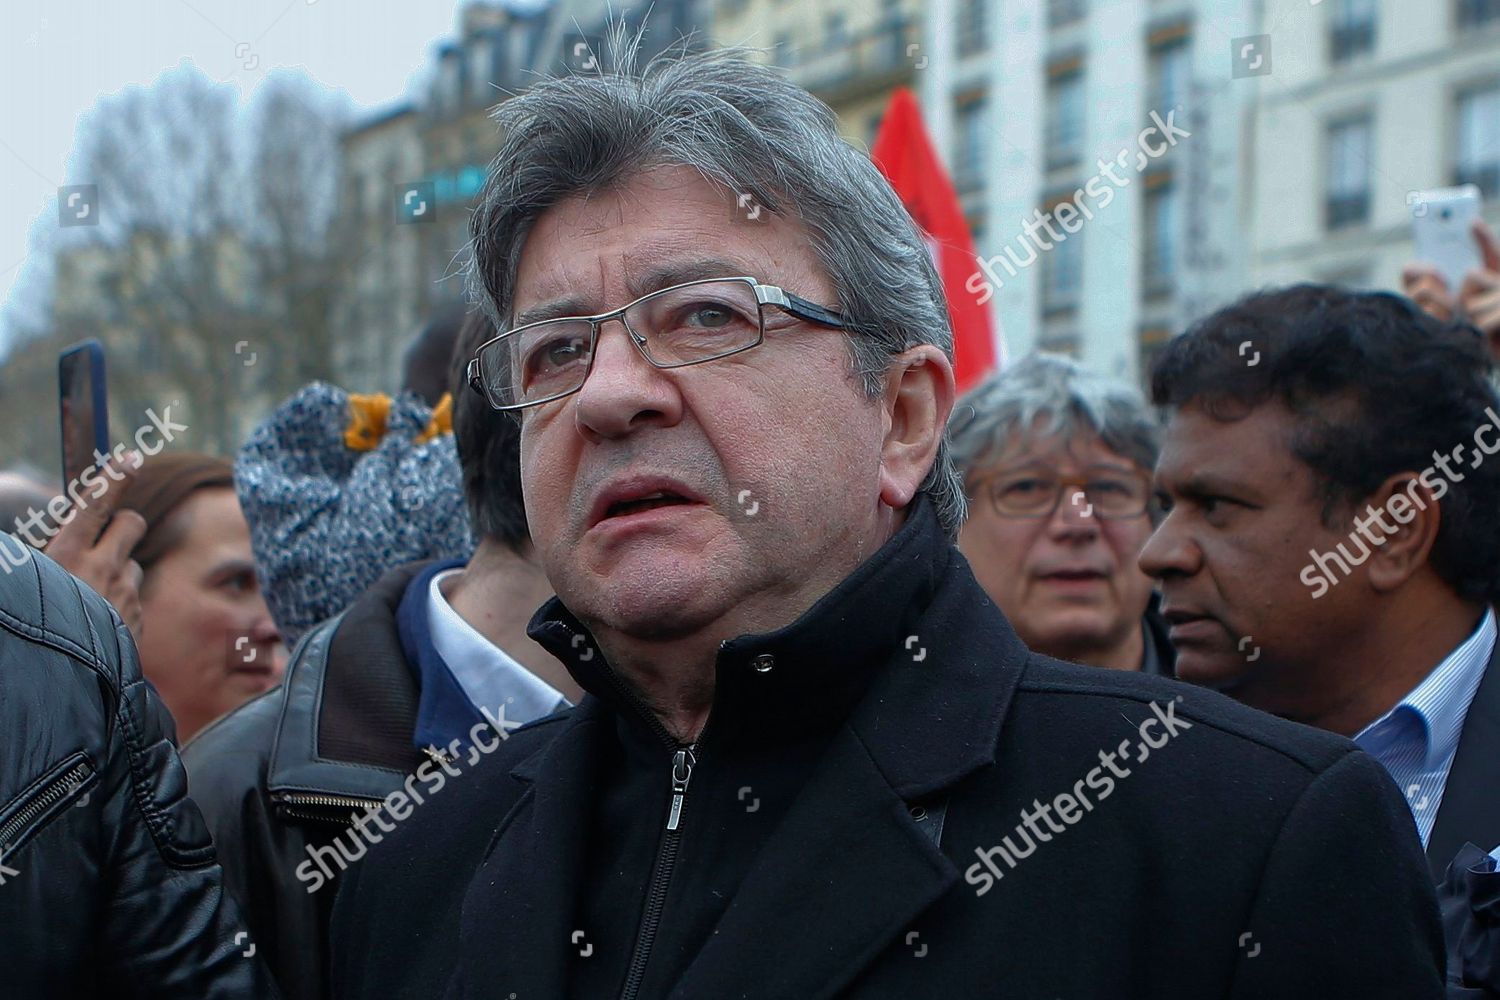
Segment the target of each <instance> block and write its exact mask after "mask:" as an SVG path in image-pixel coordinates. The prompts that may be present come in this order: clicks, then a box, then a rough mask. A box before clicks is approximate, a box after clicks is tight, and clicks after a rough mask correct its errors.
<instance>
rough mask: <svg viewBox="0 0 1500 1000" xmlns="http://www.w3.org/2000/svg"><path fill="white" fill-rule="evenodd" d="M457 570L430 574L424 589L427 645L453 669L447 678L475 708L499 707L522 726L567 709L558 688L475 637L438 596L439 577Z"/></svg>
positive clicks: (508, 717) (476, 633) (485, 641)
mask: <svg viewBox="0 0 1500 1000" xmlns="http://www.w3.org/2000/svg"><path fill="white" fill-rule="evenodd" d="M462 572H463V570H462V569H461V568H455V569H450V570H446V571H444V572H442V573H438V574H437V575H436V576H434V577H433V578H432V585H431V587H430V588H429V590H428V593H427V597H428V599H427V627H428V629H429V630H430V631H431V633H432V645H433V648H434V649H436V650H437V654H438V655H439V656H441V657H442V658H443V662H444V663H446V664H447V665H448V669H449V670H451V671H452V672H453V679H454V680H456V681H458V686H459V687H461V688H463V692H464V694H465V695H467V696H468V699H469V702H470V704H472V705H473V706H474V709H475V711H479V710H481V709H488V710H489V711H490V712H498V711H499V710H500V708H501V707H502V706H503V707H504V709H505V716H504V717H505V718H506V719H508V720H510V721H512V722H519V723H521V724H522V725H524V724H525V723H528V722H533V721H535V720H537V719H540V718H542V717H543V716H547V715H551V714H552V713H553V712H555V711H557V710H558V709H559V708H567V707H568V705H569V702H568V700H567V699H566V698H564V697H563V696H562V693H561V692H560V691H558V690H557V689H556V688H554V687H553V686H552V685H551V684H548V683H547V682H546V681H544V680H542V679H541V678H540V677H538V676H537V675H536V674H534V673H532V672H531V671H530V670H527V669H526V668H525V667H523V666H521V664H520V663H518V662H516V660H515V659H514V658H512V657H511V656H509V655H507V654H506V652H505V650H503V649H501V648H500V647H499V646H496V645H495V644H494V643H492V642H490V641H489V640H488V639H486V638H485V637H484V636H482V635H480V634H479V632H478V631H476V630H475V628H474V626H472V625H470V624H469V623H468V622H466V621H464V620H463V618H462V617H461V616H460V615H459V613H458V612H457V611H454V610H453V606H452V605H451V604H449V603H448V598H447V597H445V596H444V595H443V581H444V580H447V579H450V578H451V577H453V576H455V575H457V574H459V573H462Z"/></svg>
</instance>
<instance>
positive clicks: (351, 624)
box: [266, 563, 424, 798]
mask: <svg viewBox="0 0 1500 1000" xmlns="http://www.w3.org/2000/svg"><path fill="white" fill-rule="evenodd" d="M421 568H422V564H420V563H412V564H409V565H406V566H402V567H399V568H397V569H393V570H391V571H390V572H388V573H387V574H386V575H385V576H383V577H381V578H380V580H378V581H377V582H376V583H375V584H374V585H373V586H372V587H371V588H370V589H369V590H367V591H366V592H365V593H364V594H363V595H361V596H360V598H359V599H358V600H356V601H355V602H354V603H353V604H352V605H350V606H349V608H348V609H347V610H346V611H344V612H343V614H341V615H339V616H338V617H336V618H333V619H330V620H329V621H326V622H324V623H323V624H321V625H319V626H317V627H316V628H314V629H312V630H311V631H309V632H308V633H306V635H304V636H303V638H302V639H301V641H299V643H298V645H297V650H296V652H295V653H294V654H293V656H292V662H291V663H290V664H288V666H287V673H286V677H285V679H284V680H283V681H282V688H283V691H284V694H283V697H282V708H281V718H280V719H279V720H278V722H277V727H276V737H275V742H274V743H273V744H272V747H271V759H270V762H269V765H268V768H267V775H266V784H267V788H268V790H269V791H271V792H272V793H278V792H308V793H320V792H321V793H331V794H334V795H340V796H351V797H359V798H384V797H385V796H386V795H388V794H389V793H390V792H392V791H394V790H395V789H397V788H400V787H401V782H402V781H403V780H404V779H405V777H406V775H407V774H408V773H410V772H411V771H412V770H413V769H415V768H416V767H417V766H418V765H420V764H421V762H422V760H423V759H424V758H423V757H422V755H421V754H420V753H418V752H417V751H416V750H415V749H414V748H413V747H412V744H411V720H412V719H414V718H416V715H417V705H418V700H419V697H420V691H419V689H418V687H417V680H416V677H415V676H414V675H413V672H412V670H411V668H410V667H409V665H408V664H407V662H406V660H405V657H404V656H403V655H402V649H401V640H400V637H399V634H398V631H397V628H396V609H397V606H398V605H399V604H400V601H401V597H402V595H403V594H404V593H405V591H406V587H407V585H408V584H409V583H410V582H411V580H412V579H413V578H414V577H415V576H416V575H417V573H418V572H419V571H420V570H421Z"/></svg>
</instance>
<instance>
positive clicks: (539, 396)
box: [468, 278, 845, 410]
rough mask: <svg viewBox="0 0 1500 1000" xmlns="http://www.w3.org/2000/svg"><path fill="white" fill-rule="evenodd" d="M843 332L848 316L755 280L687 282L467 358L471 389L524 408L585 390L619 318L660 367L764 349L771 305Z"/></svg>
mask: <svg viewBox="0 0 1500 1000" xmlns="http://www.w3.org/2000/svg"><path fill="white" fill-rule="evenodd" d="M766 306H776V307H777V308H778V309H781V310H783V311H785V312H788V313H790V314H791V315H793V316H796V317H797V318H798V319H801V320H806V321H807V322H810V323H817V324H819V325H821V326H828V327H835V328H838V329H843V328H844V327H845V323H844V318H843V316H842V315H841V314H840V313H839V312H838V311H837V310H833V309H828V308H825V307H823V306H820V305H818V304H817V303H815V302H809V301H808V300H806V299H803V298H799V297H797V296H795V295H792V294H790V293H789V292H786V291H783V290H782V289H780V288H778V287H776V286H775V285H763V284H761V283H760V282H759V281H756V280H755V279H754V278H708V279H704V280H700V281H688V282H684V283H683V284H680V285H673V286H671V287H670V288H663V289H661V290H660V291H656V292H652V293H651V294H649V295H643V296H641V297H640V298H638V299H636V300H635V301H634V302H631V303H629V304H627V305H625V306H622V307H621V308H619V309H615V310H612V311H610V312H607V313H599V314H598V315H596V316H565V317H562V318H559V319H546V320H542V321H540V322H537V323H527V324H526V325H524V326H518V327H516V328H515V329H514V330H507V331H506V332H505V333H502V334H501V335H500V336H498V337H496V338H494V339H493V340H489V341H486V342H485V343H483V344H481V345H480V346H479V349H478V350H477V351H475V353H474V357H473V359H472V360H470V361H469V367H468V377H469V384H470V385H471V386H472V387H473V388H474V390H475V391H476V392H478V393H479V394H481V395H482V396H484V398H485V399H486V400H488V401H489V404H490V405H491V406H492V407H494V408H495V409H497V410H519V409H522V408H523V407H527V406H536V405H537V404H539V403H550V402H551V401H552V400H554V399H560V398H562V397H563V396H567V395H570V394H571V393H575V392H577V391H578V390H579V389H582V388H583V381H584V379H586V378H587V377H588V373H589V370H590V368H591V367H592V366H593V361H594V346H595V344H596V343H597V342H598V339H599V328H600V327H601V326H603V325H604V324H605V323H607V322H609V321H610V320H615V319H617V320H619V321H620V324H621V325H622V326H623V327H624V328H625V332H626V334H627V335H628V336H629V337H630V341H631V343H633V344H634V345H635V347H636V350H638V351H640V352H641V356H642V357H644V358H645V359H646V360H647V361H648V362H650V363H651V364H652V365H654V366H655V367H657V368H682V367H684V366H686V365H696V364H701V363H702V362H704V361H715V360H718V359H719V358H727V357H729V356H730V355H731V354H738V353H740V352H741V351H748V350H749V349H750V348H752V347H754V346H755V345H757V344H759V343H760V342H761V341H762V340H763V339H764V338H765V333H766V317H765V307H766Z"/></svg>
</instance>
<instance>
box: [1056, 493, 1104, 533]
mask: <svg viewBox="0 0 1500 1000" xmlns="http://www.w3.org/2000/svg"><path fill="white" fill-rule="evenodd" d="M1047 531H1048V532H1049V533H1050V534H1051V535H1052V537H1054V538H1083V539H1087V538H1092V537H1094V536H1095V535H1097V534H1098V533H1099V515H1098V514H1097V513H1096V512H1095V511H1094V505H1093V504H1092V503H1091V502H1090V501H1089V498H1088V494H1087V493H1085V492H1084V491H1083V490H1082V489H1080V488H1078V487H1077V486H1064V487H1063V488H1062V495H1061V496H1059V497H1058V498H1057V505H1056V506H1055V507H1053V509H1052V517H1051V518H1049V519H1048V521H1047Z"/></svg>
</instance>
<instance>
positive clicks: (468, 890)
mask: <svg viewBox="0 0 1500 1000" xmlns="http://www.w3.org/2000/svg"><path fill="white" fill-rule="evenodd" d="M619 47H620V48H626V51H625V52H623V53H621V52H619V51H616V52H615V53H612V54H613V55H614V56H615V58H613V59H606V61H605V65H610V66H616V67H619V69H618V70H617V71H608V72H603V73H595V74H592V75H587V76H585V75H577V76H569V77H565V78H562V79H556V80H548V81H545V82H542V83H540V84H538V85H536V86H535V87H534V88H532V89H530V90H528V91H526V92H524V93H522V94H520V95H518V96H516V97H514V98H512V99H511V100H509V101H507V102H505V103H503V104H501V105H500V106H499V108H498V109H497V111H496V119H497V121H498V123H499V126H500V130H501V136H502V142H501V148H500V152H499V155H498V156H497V158H496V160H495V162H494V164H493V165H492V167H491V169H490V172H489V176H488V179H487V181H486V187H485V190H484V192H483V195H482V198H481V203H480V205H479V207H478V209H477V211H476V213H475V215H474V220H473V231H474V237H475V259H474V266H473V276H474V279H475V282H476V284H477V286H478V291H479V294H480V295H481V297H482V299H483V301H484V304H485V307H486V309H488V310H489V311H490V312H491V314H492V318H493V319H494V321H495V323H496V328H497V330H498V331H499V335H498V336H497V337H496V338H495V339H494V340H492V341H489V342H487V343H485V344H484V345H482V346H481V347H480V348H479V349H478V350H477V352H476V353H475V356H474V358H473V361H472V363H471V366H470V371H471V374H472V378H473V381H474V383H475V387H476V388H477V389H478V390H479V391H481V392H482V393H483V394H484V396H485V398H486V399H487V400H488V401H489V402H490V404H491V405H492V406H494V407H496V408H498V409H501V410H505V411H508V412H510V413H513V414H515V416H516V418H517V419H518V420H519V421H520V427H521V453H520V465H521V470H522V483H523V488H524V493H525V501H526V512H527V518H528V521H529V523H530V525H531V529H532V539H533V542H534V544H535V546H536V551H537V555H538V558H539V560H540V562H541V565H542V567H543V568H544V570H545V571H546V573H547V575H548V577H549V579H550V580H551V581H552V583H553V585H554V587H555V590H556V594H557V597H556V599H554V600H550V601H548V602H547V603H546V604H544V605H543V606H542V607H541V608H540V609H539V610H538V611H537V613H536V614H535V615H534V616H533V618H532V620H531V624H530V629H529V631H530V634H531V635H532V636H533V637H534V638H536V639H537V641H538V642H540V643H541V644H542V645H544V646H546V647H547V648H548V649H550V650H551V651H552V652H553V654H554V655H556V656H557V657H558V658H559V659H560V660H562V661H563V663H564V664H565V665H566V666H567V667H568V670H569V671H570V673H571V674H572V675H573V677H574V678H575V679H576V680H577V681H578V683H579V684H580V685H581V686H582V687H583V688H584V690H585V691H586V692H587V695H586V697H585V698H584V699H583V701H582V703H581V704H580V705H579V706H578V707H577V708H576V709H575V710H572V711H569V712H567V713H563V714H561V715H555V716H553V717H552V718H551V719H549V720H545V721H542V722H539V723H536V724H534V725H532V726H530V727H527V728H525V729H522V730H519V731H517V732H514V733H510V734H508V739H507V740H506V741H505V742H504V743H503V744H502V745H501V746H500V747H499V749H497V750H496V751H495V752H494V753H493V754H492V755H491V756H489V757H488V758H486V759H485V761H484V762H483V763H481V764H480V765H479V766H477V767H476V768H474V769H473V771H472V773H467V774H465V775H464V777H463V778H462V779H458V780H455V781H454V782H453V787H452V789H451V790H450V791H447V792H445V793H444V795H443V796H442V797H441V798H433V799H432V800H430V801H429V802H428V803H427V804H425V805H424V806H423V807H422V808H421V809H419V810H416V811H415V812H414V813H412V814H411V815H409V816H408V817H406V818H405V819H404V821H403V822H402V823H401V824H399V825H398V826H397V827H396V829H395V830H394V831H393V832H391V833H388V834H386V835H385V838H384V842H383V843H381V844H379V845H377V846H376V847H374V848H373V849H372V850H371V852H370V854H369V856H368V857H367V858H366V859H365V862H364V864H363V865H362V866H361V867H360V868H358V869H355V870H351V871H350V872H349V873H348V875H347V876H346V879H347V881H346V883H345V884H344V886H343V887H342V888H341V890H340V892H339V895H338V899H337V902H336V904H335V911H334V917H333V941H332V945H333V958H332V979H333V983H334V993H335V995H337V996H339V997H341V998H362V997H382V998H384V997H423V998H429V997H434V996H451V997H457V996H465V997H499V998H505V997H525V998H539V997H545V998H548V1000H552V998H560V997H577V998H598V997H622V998H625V1000H635V998H645V997H651V998H656V997H668V996H672V997H683V998H688V997H691V998H707V997H714V998H718V997H742V998H744V997H778V998H788V1000H792V998H795V1000H805V998H808V997H831V996H835V995H837V996H841V997H898V996H899V997H911V996H928V997H931V996H972V995H975V994H976V993H983V994H985V995H991V996H1009V997H1042V996H1059V995H1061V996H1068V997H1103V996H1109V997H1139V998H1147V997H1153V998H1154V997H1185V996H1194V997H1200V996H1236V997H1272V996H1274V997H1277V998H1279V1000H1288V998H1309V1000H1310V998H1313V997H1318V998H1324V997H1328V996H1335V995H1337V996H1363V997H1398V996H1399V997H1402V998H1403V1000H1413V998H1435V997H1439V996H1441V992H1442V971H1441V962H1442V940H1441V932H1440V929H1439V925H1438V917H1437V911H1436V905H1435V902H1434V899H1433V890H1432V886H1431V884H1430V882H1429V880H1428V879H1427V877H1426V873H1425V869H1424V868H1423V862H1422V857H1421V851H1420V848H1419V847H1418V846H1417V843H1416V838H1415V836H1414V835H1413V833H1412V831H1411V821H1410V819H1409V817H1408V815H1407V813H1406V807H1405V804H1404V803H1403V802H1402V801H1401V797H1400V795H1399V794H1398V793H1397V792H1396V791H1395V789H1394V788H1393V787H1391V785H1390V782H1389V781H1388V780H1387V779H1386V778H1385V776H1384V773H1383V772H1382V771H1381V769H1380V766H1379V765H1378V764H1376V763H1375V762H1374V761H1373V760H1372V759H1370V758H1369V757H1367V756H1365V755H1364V754H1362V753H1360V752H1358V751H1357V750H1356V749H1355V748H1354V747H1352V746H1351V745H1350V744H1348V743H1347V742H1345V741H1343V740H1340V739H1338V738H1336V737H1333V736H1331V735H1329V734H1326V733H1317V732H1313V731H1310V730H1305V729H1302V728H1300V727H1297V726H1293V725H1290V724H1287V723H1284V722H1282V721H1280V720H1277V719H1274V718H1271V717H1269V716H1265V715H1262V714H1260V713H1257V712H1253V711H1250V710H1247V709H1245V708H1243V707H1242V706H1239V705H1237V704H1235V703H1233V702H1231V701H1229V700H1228V699H1225V698H1222V697H1219V696H1218V695H1216V694H1215V693H1213V692H1210V691H1200V690H1197V689H1193V688H1186V687H1183V686H1180V685H1176V684H1173V683H1171V682H1168V681H1164V680H1162V679H1160V678H1155V677H1146V676H1141V675H1137V674H1128V673H1123V672H1119V671H1106V670H1097V669H1092V668H1084V667H1077V666H1073V665H1069V664H1065V663H1061V662H1058V661H1054V660H1051V659H1048V658H1047V657H1043V656H1040V655H1037V654H1033V653H1031V652H1030V651H1028V650H1027V649H1026V647H1025V646H1024V645H1023V644H1022V643H1021V641H1020V640H1019V639H1018V638H1017V637H1016V635H1015V633H1014V631H1012V630H1011V628H1010V626H1009V625H1008V624H1007V623H1006V621H1005V618H1004V616H1003V615H1001V614H1000V613H999V612H998V611H997V610H996V609H995V606H994V605H993V603H991V602H990V600H989V599H988V598H987V597H986V596H985V594H984V591H983V590H982V589H981V588H980V587H979V585H978V584H977V583H976V582H975V580H974V577H973V576H972V574H970V572H969V569H968V566H967V564H966V563H965V561H964V559H963V556H962V555H960V554H959V553H958V551H957V550H956V549H955V548H954V546H953V539H954V537H955V536H956V535H957V532H958V528H959V525H960V523H961V521H962V515H963V506H964V504H963V494H962V490H961V484H960V482H959V480H958V477H957V474H956V472H955V471H954V468H953V466H952V465H951V463H950V461H949V458H948V456H947V453H946V447H945V444H944V429H945V427H946V425H947V420H948V416H949V412H950V411H951V409H952V406H953V397H954V383H953V372H952V361H951V357H950V353H951V349H952V347H951V343H952V342H951V335H950V332H949V328H948V324H947V321H946V317H945V313H944V304H943V298H942V292H941V286H940V284H939V282H938V277H937V275H936V273H935V272H934V270H933V266H932V262H931V259H930V257H929V256H928V252H927V248H926V246H925V245H924V242H923V239H922V236H921V234H920V233H919V232H918V231H917V229H916V228H915V227H914V225H913V224H912V222H911V219H910V217H909V216H908V215H907V214H906V213H905V212H904V211H903V210H902V208H901V205H900V202H899V201H898V200H897V198H896V196H895V194H894V193H893V192H892V191H891V189H890V187H889V186H888V185H887V184H886V183H885V182H884V180H882V178H881V177H880V175H879V173H878V172H877V171H876V169H875V167H874V166H873V165H872V164H871V163H870V161H869V160H868V158H866V157H865V156H864V155H862V154H861V153H859V152H857V151H856V150H854V149H853V148H852V147H850V146H849V145H848V144H846V143H844V142H843V141H842V140H841V139H840V138H839V137H838V134H837V132H836V129H835V123H834V118H833V116H832V114H831V113H830V111H829V110H828V108H827V107H825V106H824V105H822V104H821V103H819V102H818V101H817V100H815V99H814V98H813V97H811V96H810V95H809V94H808V93H806V92H805V91H803V90H801V89H799V88H797V87H795V86H793V85H792V84H790V83H788V82H787V81H786V80H785V79H784V78H783V77H782V76H780V75H779V74H778V73H777V72H776V71H775V70H773V69H771V68H769V67H764V66H759V65H756V64H754V63H751V62H748V61H746V60H744V59H742V58H740V57H738V56H737V55H735V54H734V53H726V52H716V53H709V54H706V55H701V56H693V57H683V58H681V59H675V60H673V59H667V60H660V61H656V62H653V63H652V64H651V65H650V66H648V67H646V69H645V70H644V71H636V70H635V69H634V68H633V66H632V60H631V58H630V54H629V50H628V47H625V46H619ZM1122 722H1123V723H1124V725H1122ZM1122 737H1124V739H1122ZM1169 744H1170V749H1167V747H1168V745H1169ZM1158 756H1159V757H1163V758H1166V759H1162V760H1148V759H1147V758H1149V757H1158ZM1106 767H1107V768H1108V769H1109V770H1108V771H1106ZM1133 774H1134V776H1133V777H1132V775H1133ZM1059 793H1062V794H1060V795H1059ZM1095 811H1097V812H1098V813H1099V815H1098V816H1096V817H1093V818H1090V819H1088V820H1087V821H1083V817H1084V815H1085V814H1086V813H1088V812H1095ZM1018 817H1019V818H1018ZM1044 817H1045V825H1041V824H1042V820H1043V818H1044ZM1079 823H1081V825H1082V829H1080V830H1070V829H1069V827H1071V826H1073V825H1074V824H1079ZM1049 831H1050V832H1049ZM1032 837H1035V838H1036V839H1035V840H1032V839H1031V838H1032ZM1018 841H1024V848H1023V847H1021V846H1018V843H1017V842H1018ZM1042 844H1045V846H1046V850H1038V848H1039V847H1040V846H1042ZM1033 854H1035V857H1032V855H1033ZM976 857H977V858H978V860H977V861H976V860H975V859H976ZM1002 880H1003V881H1002ZM961 882H962V883H964V884H961ZM1146 928H1149V929H1150V930H1149V932H1148V931H1146V930H1145V929H1146ZM1247 932H1248V933H1249V934H1250V935H1251V936H1253V938H1254V945H1255V950H1254V951H1253V952H1248V951H1247V949H1248V945H1247V943H1246V942H1247V937H1246V935H1247ZM1080 949H1082V950H1083V956H1082V958H1080V954H1079V953H1080Z"/></svg>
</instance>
